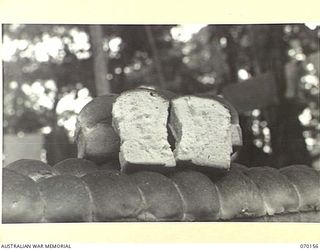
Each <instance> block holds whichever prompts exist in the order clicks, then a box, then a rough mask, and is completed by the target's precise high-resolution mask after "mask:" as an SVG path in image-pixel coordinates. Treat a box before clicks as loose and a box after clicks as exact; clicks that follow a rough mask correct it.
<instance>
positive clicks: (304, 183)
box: [280, 165, 320, 211]
mask: <svg viewBox="0 0 320 250" xmlns="http://www.w3.org/2000/svg"><path fill="white" fill-rule="evenodd" d="M280 172H281V173H282V174H283V175H285V176H286V177H287V178H288V179H289V181H290V182H291V183H292V184H293V186H294V187H295V189H296V191H297V193H298V197H299V210H300V211H310V210H314V209H318V210H320V176H319V175H318V174H317V171H316V170H314V169H313V168H311V167H308V166H306V165H292V166H287V167H284V168H281V169H280Z"/></svg>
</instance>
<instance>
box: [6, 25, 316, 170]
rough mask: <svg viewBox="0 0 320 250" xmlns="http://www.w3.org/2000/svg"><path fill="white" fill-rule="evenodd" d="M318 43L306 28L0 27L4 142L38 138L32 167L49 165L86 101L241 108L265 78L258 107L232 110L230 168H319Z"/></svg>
mask: <svg viewBox="0 0 320 250" xmlns="http://www.w3.org/2000/svg"><path fill="white" fill-rule="evenodd" d="M319 39H320V29H319V26H316V25H313V24H278V25H62V24H59V25H58V24H57V25H45V24H41V25H33V24H10V25H9V24H8V25H3V37H2V42H3V44H2V59H3V66H4V69H3V72H4V74H3V89H4V91H3V93H4V96H3V107H4V108H3V113H4V117H3V118H4V120H3V130H4V135H14V136H17V137H20V138H22V137H24V136H26V135H27V134H30V133H38V134H40V135H41V136H43V138H44V141H43V147H42V156H41V159H42V160H44V161H47V162H48V163H49V164H55V163H56V162H58V161H60V160H62V159H65V158H69V157H76V149H75V145H74V143H73V133H74V129H75V122H76V115H77V113H78V112H79V111H80V110H81V108H82V107H83V106H84V105H85V104H86V103H88V102H89V101H90V100H91V99H92V98H93V97H95V96H98V95H102V94H105V93H108V92H113V93H120V92H121V91H124V90H127V89H130V88H133V87H136V86H140V85H148V86H154V87H159V88H164V89H168V90H171V91H173V92H175V93H178V94H191V93H199V92H210V93H211V94H222V95H223V94H224V93H225V92H224V91H225V90H228V91H229V90H230V89H231V92H233V93H236V94H233V96H234V97H235V98H237V99H239V98H240V99H241V97H242V96H247V94H248V93H252V94H251V96H253V97H254V96H255V93H256V92H257V91H259V90H258V89H259V88H260V85H259V84H261V83H260V82H261V77H260V76H262V75H263V74H264V73H266V72H269V73H270V72H271V75H272V76H273V77H274V85H275V86H271V85H272V84H271V80H270V83H269V80H268V78H267V79H265V80H264V83H263V84H264V88H266V89H267V90H270V91H269V92H268V95H267V94H266V96H265V97H264V99H265V101H264V103H263V105H262V102H261V100H259V99H261V98H260V97H259V95H258V94H257V95H256V96H257V97H256V100H255V98H253V100H252V103H253V105H251V106H250V107H249V106H248V107H245V108H243V107H242V108H240V107H237V106H236V108H237V109H238V110H239V113H240V122H241V127H242V129H243V136H244V146H243V147H242V148H241V150H240V152H239V154H238V157H237V159H236V161H237V162H240V163H243V164H245V165H247V166H251V167H254V166H261V165H270V166H273V167H277V168H278V167H281V166H285V165H289V164H295V163H302V164H308V165H313V166H314V167H315V168H317V169H320V166H319V165H320V162H319V157H320V133H319V131H320V115H319V106H320V105H319V48H320V45H319ZM250 80H251V83H250V84H247V85H246V84H245V83H246V82H248V81H250ZM268 84H269V85H270V86H269V85H268ZM261 86H262V85H261ZM235 87H236V88H235ZM232 89H233V91H232ZM260 92H261V91H260ZM226 93H227V92H226ZM229 99H230V100H229V101H231V102H232V99H233V98H232V95H231V97H230V98H229ZM269 100H270V101H269ZM274 100H276V101H274ZM6 147H7V151H9V150H11V148H8V147H9V146H8V144H6V143H4V151H6ZM10 147H11V146H10ZM4 156H5V155H4Z"/></svg>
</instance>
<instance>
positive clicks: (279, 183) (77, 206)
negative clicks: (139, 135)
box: [2, 159, 320, 223]
mask: <svg viewBox="0 0 320 250" xmlns="http://www.w3.org/2000/svg"><path fill="white" fill-rule="evenodd" d="M24 161H25V160H20V161H17V162H14V163H12V164H10V165H8V166H7V167H5V168H4V169H3V197H2V204H3V212H2V220H3V222H4V223H22V222H106V221H128V222H129V221H153V222H157V221H261V222H263V221H293V222H320V174H319V172H317V171H316V170H314V169H312V168H311V167H308V166H305V165H293V166H288V167H285V168H283V169H280V170H277V169H272V168H270V167H259V168H251V169H250V168H246V167H244V166H241V165H237V164H232V166H231V169H230V170H229V171H227V172H226V173H223V174H221V175H220V176H219V177H217V176H216V175H212V174H210V173H208V172H206V173H202V172H199V171H193V170H178V171H176V172H174V173H170V174H166V175H164V174H161V173H158V172H154V171H138V172H135V173H132V174H125V173H121V172H120V171H119V170H114V169H112V168H110V169H107V168H101V167H99V166H97V165H96V166H95V167H94V169H91V168H90V167H89V168H85V167H83V166H84V165H85V164H88V165H87V166H94V165H95V164H94V163H93V162H90V163H89V162H88V161H87V160H82V159H69V160H65V161H64V162H62V164H65V163H68V162H70V165H69V164H66V165H64V166H65V168H68V167H69V166H71V167H70V169H71V170H70V169H69V170H68V171H65V170H63V171H61V172H59V170H58V167H59V166H60V167H61V163H58V164H57V165H56V166H54V167H50V168H51V169H52V172H53V173H54V174H52V175H48V174H47V173H44V174H43V176H42V177H41V178H36V179H32V178H31V177H30V172H33V171H35V169H37V168H38V169H39V171H37V172H38V173H39V172H41V171H40V170H41V169H42V164H41V163H40V162H37V161H32V163H33V164H35V165H33V166H36V167H27V169H32V170H31V171H30V170H29V171H26V170H25V169H26V168H21V167H20V166H21V165H24V166H27V165H28V164H30V163H31V161H26V162H27V163H28V164H25V162H24ZM76 161H77V162H78V163H79V164H78V168H79V170H77V169H76V168H77V167H75V165H72V163H74V162H76ZM37 163H38V164H37ZM60 167H59V168H60ZM22 169H23V170H22ZM80 172H81V174H79V173H80ZM38 177H39V176H38ZM298 177H301V178H298Z"/></svg>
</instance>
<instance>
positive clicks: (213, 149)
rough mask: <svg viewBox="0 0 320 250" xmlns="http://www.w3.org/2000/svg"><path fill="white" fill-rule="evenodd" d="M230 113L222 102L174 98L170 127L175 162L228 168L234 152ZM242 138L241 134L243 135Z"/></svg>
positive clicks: (197, 97) (195, 98)
mask: <svg viewBox="0 0 320 250" xmlns="http://www.w3.org/2000/svg"><path fill="white" fill-rule="evenodd" d="M231 118H232V117H231V114H230V111H229V109H227V108H226V107H225V106H224V105H223V104H222V103H221V102H220V101H217V100H215V99H212V98H207V97H201V96H182V97H178V98H175V99H173V100H172V101H171V112H170V123H169V127H170V129H171V130H172V133H173V135H174V137H175V140H176V145H175V150H174V155H175V158H176V161H182V162H191V163H192V164H194V165H198V166H207V167H216V168H223V169H228V168H229V167H230V161H231V153H232V145H233V142H232V134H233V133H235V132H232V131H233V130H232V128H231V124H232V123H231ZM240 137H241V136H240Z"/></svg>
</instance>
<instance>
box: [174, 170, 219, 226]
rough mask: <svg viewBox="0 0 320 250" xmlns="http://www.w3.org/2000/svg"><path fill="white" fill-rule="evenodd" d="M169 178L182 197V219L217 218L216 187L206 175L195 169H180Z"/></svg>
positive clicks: (200, 219)
mask: <svg viewBox="0 0 320 250" xmlns="http://www.w3.org/2000/svg"><path fill="white" fill-rule="evenodd" d="M170 178H171V180H173V182H174V183H175V185H176V188H177V189H178V191H179V193H180V196H181V197H182V204H183V211H184V215H183V218H182V221H207V220H209V221H211V220H217V219H218V215H219V208H220V202H219V196H218V192H217V188H216V186H215V185H214V184H213V182H212V181H211V180H210V179H209V178H208V177H207V176H206V175H204V174H202V173H200V172H196V171H181V172H177V173H175V174H173V175H172V176H171V177H170Z"/></svg>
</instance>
